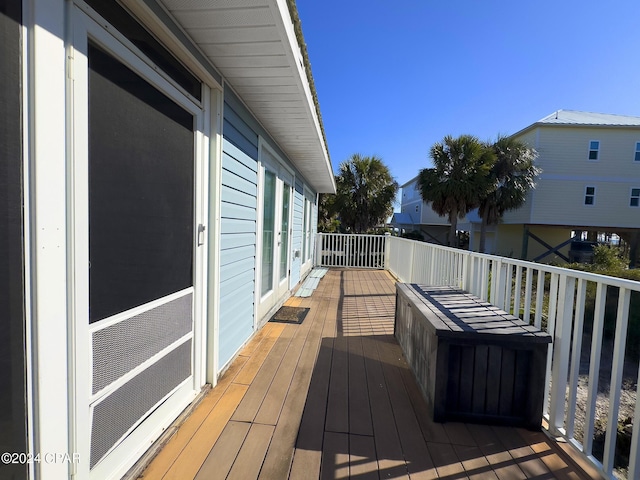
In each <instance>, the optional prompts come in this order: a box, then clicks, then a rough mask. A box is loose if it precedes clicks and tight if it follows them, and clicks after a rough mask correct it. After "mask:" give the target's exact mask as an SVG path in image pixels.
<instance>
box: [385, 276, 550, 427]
mask: <svg viewBox="0 0 640 480" xmlns="http://www.w3.org/2000/svg"><path fill="white" fill-rule="evenodd" d="M394 330H395V336H396V338H397V339H398V342H399V343H400V345H401V347H402V349H403V351H404V354H405V357H406V358H407V361H408V362H409V364H410V366H411V368H412V370H413V373H414V375H415V377H416V379H417V381H418V384H419V385H420V388H421V389H422V392H423V394H424V396H425V398H426V400H427V403H428V405H429V408H430V410H432V412H433V419H434V420H435V421H437V422H443V421H446V420H455V421H465V422H476V423H491V424H500V425H509V426H520V427H525V428H529V429H539V428H540V425H541V420H542V405H543V396H544V378H545V368H546V361H547V351H548V348H549V344H550V343H551V336H550V335H549V334H548V333H545V332H542V331H540V330H539V329H537V328H535V327H533V326H531V325H528V324H526V323H525V322H523V321H522V320H520V319H518V318H516V317H514V316H513V315H509V314H508V313H506V312H504V311H502V310H499V309H498V308H496V307H494V306H493V305H491V304H489V303H487V302H483V301H482V300H480V299H479V298H477V297H475V296H473V295H470V294H468V293H466V292H464V291H462V290H457V289H454V288H451V287H428V286H424V285H416V284H403V283H398V284H397V285H396V315H395V329H394Z"/></svg>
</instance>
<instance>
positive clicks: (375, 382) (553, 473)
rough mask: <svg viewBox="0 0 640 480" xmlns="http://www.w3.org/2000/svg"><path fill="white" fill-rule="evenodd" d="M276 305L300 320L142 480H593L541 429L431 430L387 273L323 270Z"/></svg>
mask: <svg viewBox="0 0 640 480" xmlns="http://www.w3.org/2000/svg"><path fill="white" fill-rule="evenodd" d="M286 304H287V305H290V306H300V307H308V308H310V311H309V314H308V315H307V318H306V319H305V320H304V322H303V323H302V324H299V325H297V324H295V325H293V324H291V325H286V324H283V323H268V324H267V325H266V326H265V327H264V328H263V329H262V330H260V332H258V333H257V334H256V336H255V337H254V338H253V339H252V341H251V342H250V343H249V344H248V345H247V346H246V347H245V348H244V350H243V351H242V352H241V353H240V355H239V356H238V357H237V359H236V360H235V361H234V362H233V364H232V365H231V367H230V368H229V370H228V371H227V372H226V373H225V374H224V375H223V377H222V378H221V379H220V381H219V383H218V385H217V386H216V387H215V388H213V389H212V390H211V391H210V392H209V393H208V394H207V395H206V396H205V397H204V398H203V399H202V401H201V402H200V403H199V404H198V405H197V407H195V408H194V409H193V411H192V413H191V414H190V416H189V417H188V418H187V419H186V420H185V421H184V422H183V423H182V424H181V425H180V426H179V427H176V429H175V434H174V435H173V436H172V437H171V438H170V439H169V440H168V441H167V442H166V443H165V445H164V446H163V448H162V449H161V450H160V451H159V453H158V454H157V456H156V457H155V458H154V459H153V460H152V461H151V463H150V464H149V465H148V467H147V468H146V470H144V472H143V473H142V475H141V476H140V478H144V479H174V478H175V479H190V478H198V479H222V478H234V479H235V478H238V479H253V478H264V479H269V480H274V479H285V478H295V479H298V478H299V479H310V478H330V479H334V478H356V479H369V478H371V479H377V478H407V479H408V478H411V479H414V478H415V479H422V478H425V479H432V478H441V479H464V478H469V479H506V478H508V479H520V478H522V479H524V478H536V479H553V478H559V479H589V478H596V475H597V473H596V472H595V471H592V470H591V469H589V467H588V466H587V465H581V466H582V468H585V469H588V470H583V469H582V468H581V466H579V464H578V463H576V462H574V460H573V459H572V458H571V457H570V456H569V455H568V454H567V451H565V450H563V449H562V448H561V447H560V446H558V445H557V444H556V443H555V442H553V441H551V440H549V439H548V437H547V436H546V435H544V434H543V433H542V432H531V431H526V430H521V429H514V428H506V427H491V426H483V425H472V424H463V423H453V422H450V423H444V424H439V423H434V422H432V421H430V419H429V418H428V415H427V407H426V404H425V402H424V400H423V398H422V396H421V394H420V391H419V389H418V386H417V385H416V382H415V380H414V378H413V375H412V373H411V371H410V370H409V368H408V366H407V364H406V362H405V360H404V358H403V355H402V351H401V349H400V346H399V345H398V343H397V342H396V340H395V338H394V337H393V320H394V311H395V286H394V282H393V280H392V278H391V277H390V276H389V274H388V273H386V272H384V271H370V270H367V271H364V270H331V271H329V273H328V274H327V275H326V276H325V278H324V279H323V280H322V281H321V282H320V285H319V287H318V289H317V290H316V291H315V292H314V294H313V295H312V296H311V297H309V298H296V297H292V298H291V299H289V301H288V302H287V303H286Z"/></svg>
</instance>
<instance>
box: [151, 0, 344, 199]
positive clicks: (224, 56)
mask: <svg viewBox="0 0 640 480" xmlns="http://www.w3.org/2000/svg"><path fill="white" fill-rule="evenodd" d="M161 3H162V5H163V6H164V8H165V9H166V10H167V11H168V12H169V14H170V15H171V16H172V17H173V18H174V19H175V21H176V22H177V23H178V24H179V26H180V27H181V28H182V29H183V30H184V32H186V33H187V35H188V36H189V37H190V38H191V40H192V41H193V42H194V43H195V44H196V46H197V47H198V48H199V49H200V50H201V52H202V53H203V54H204V56H205V57H206V58H207V59H208V60H209V61H210V62H211V63H212V64H213V65H214V66H215V68H216V69H217V70H218V71H219V72H220V73H221V74H222V76H223V77H224V80H225V81H226V82H227V83H228V84H229V85H231V86H232V88H233V89H234V90H235V92H236V93H237V94H238V96H239V97H240V98H241V99H242V101H243V102H244V103H245V105H246V106H247V107H248V108H249V110H250V111H251V112H252V113H253V115H254V116H255V117H256V118H257V120H258V121H259V122H260V123H261V124H262V126H263V127H264V128H265V130H267V131H268V132H269V134H270V135H271V136H272V137H273V139H274V140H275V141H276V142H277V143H278V146H279V147H280V148H281V149H282V150H283V151H284V152H285V153H286V154H287V156H288V157H289V158H290V159H291V161H292V162H294V164H295V166H296V167H297V168H298V170H299V171H300V173H302V175H304V177H305V179H306V181H307V182H308V183H309V184H310V185H311V186H312V187H313V188H314V189H315V190H316V191H318V192H321V193H334V192H335V181H334V176H333V168H332V166H331V161H330V159H329V154H328V151H327V146H326V143H325V140H324V136H323V133H322V129H321V125H320V119H319V117H318V114H317V112H316V108H315V104H314V101H313V94H312V87H311V86H310V84H309V80H308V77H307V72H306V69H305V68H304V57H303V54H302V51H301V48H300V45H299V44H298V40H297V39H296V34H295V27H294V24H293V21H292V19H291V15H290V13H289V9H288V7H287V3H286V1H285V0H217V1H215V2H214V1H211V0H161Z"/></svg>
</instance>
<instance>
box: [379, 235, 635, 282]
mask: <svg viewBox="0 0 640 480" xmlns="http://www.w3.org/2000/svg"><path fill="white" fill-rule="evenodd" d="M390 239H392V241H394V242H395V241H400V242H415V243H417V244H421V243H423V242H419V241H417V240H411V239H408V238H399V237H390ZM428 245H429V248H434V249H436V250H441V251H447V252H452V253H456V254H458V255H467V256H470V257H472V258H484V259H487V260H492V261H498V260H499V261H501V262H503V263H508V264H511V265H515V266H520V267H525V268H532V269H535V270H539V271H542V272H545V273H556V274H558V275H562V276H570V277H574V278H576V279H583V280H586V281H590V282H596V283H605V284H607V285H610V286H613V287H619V288H626V289H628V290H632V291H636V292H640V282H638V281H635V280H629V279H626V278H618V277H611V276H609V275H602V274H600V273H592V272H583V271H580V270H572V269H570V268H565V267H557V266H554V265H547V264H544V263H535V262H530V261H527V260H518V259H515V258H509V257H500V256H497V255H490V254H486V253H477V252H469V251H467V250H460V249H459V248H453V247H445V246H443V245H437V244H434V243H430V244H428Z"/></svg>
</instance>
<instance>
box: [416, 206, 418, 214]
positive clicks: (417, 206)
mask: <svg viewBox="0 0 640 480" xmlns="http://www.w3.org/2000/svg"><path fill="white" fill-rule="evenodd" d="M418 210H419V206H418V205H416V213H418Z"/></svg>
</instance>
